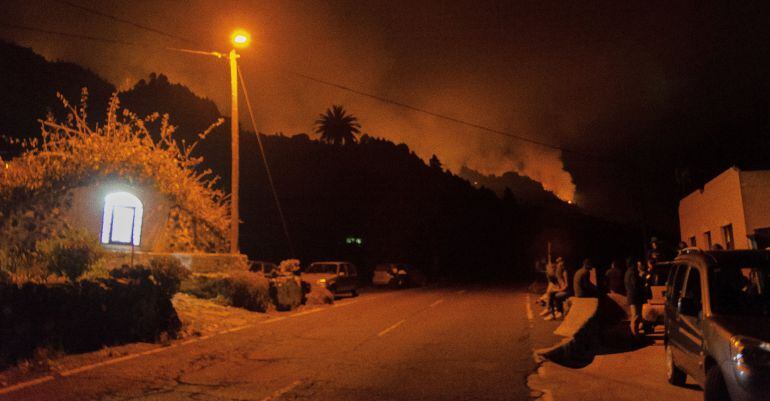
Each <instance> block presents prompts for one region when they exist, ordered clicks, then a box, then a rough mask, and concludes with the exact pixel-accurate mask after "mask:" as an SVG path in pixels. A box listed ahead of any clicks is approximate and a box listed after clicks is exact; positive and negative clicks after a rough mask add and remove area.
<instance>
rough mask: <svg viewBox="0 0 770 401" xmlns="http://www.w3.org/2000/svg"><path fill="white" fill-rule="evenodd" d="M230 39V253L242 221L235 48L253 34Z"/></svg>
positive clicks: (234, 249)
mask: <svg viewBox="0 0 770 401" xmlns="http://www.w3.org/2000/svg"><path fill="white" fill-rule="evenodd" d="M230 41H231V42H232V44H233V49H232V50H230V53H229V55H228V59H229V61H230V94H231V99H230V102H231V113H230V118H231V120H230V134H231V138H230V140H231V144H230V146H231V151H232V165H231V169H232V170H231V174H232V182H231V183H230V185H231V187H230V192H231V194H230V207H231V209H230V217H231V220H232V221H231V222H230V253H238V224H239V223H240V217H239V213H238V201H239V196H238V187H239V178H240V177H239V176H240V174H239V172H240V150H239V146H238V57H240V56H239V55H238V53H237V52H236V51H235V49H243V48H244V47H246V46H248V45H249V42H250V41H251V35H249V33H248V32H246V31H244V30H241V29H239V30H236V31H235V32H233V33H232V34H231V35H230ZM167 49H169V50H174V51H179V52H183V53H191V54H199V55H204V56H214V57H216V58H224V57H225V55H224V54H223V53H220V52H211V51H203V50H193V49H180V48H175V47H167Z"/></svg>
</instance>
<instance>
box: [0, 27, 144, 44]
mask: <svg viewBox="0 0 770 401" xmlns="http://www.w3.org/2000/svg"><path fill="white" fill-rule="evenodd" d="M0 26H2V27H6V28H11V29H18V30H22V31H30V32H37V33H44V34H47V35H56V36H64V37H68V38H74V39H83V40H90V41H95V42H103V43H112V44H120V45H128V46H138V47H150V46H147V45H143V44H140V43H134V42H129V41H126V40H120V39H110V38H103V37H98V36H90V35H83V34H80V33H69V32H61V31H51V30H48V29H42V28H35V27H31V26H25V25H19V24H11V23H8V22H0Z"/></svg>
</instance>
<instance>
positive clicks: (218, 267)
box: [104, 251, 249, 273]
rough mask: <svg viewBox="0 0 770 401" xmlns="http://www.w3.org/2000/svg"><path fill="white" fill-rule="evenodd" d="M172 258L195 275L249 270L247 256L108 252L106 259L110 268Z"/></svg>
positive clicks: (147, 263) (146, 263) (145, 263)
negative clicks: (162, 257)
mask: <svg viewBox="0 0 770 401" xmlns="http://www.w3.org/2000/svg"><path fill="white" fill-rule="evenodd" d="M161 256H171V257H174V258H176V259H178V260H179V261H180V262H181V263H182V265H183V266H184V267H186V268H188V269H189V270H190V271H191V272H193V273H217V272H229V271H235V270H248V268H249V264H248V259H247V258H246V255H243V254H230V253H183V252H173V253H171V252H144V251H135V252H133V255H132V253H131V252H120V251H108V252H106V254H105V255H104V257H105V258H106V259H107V260H108V263H109V266H111V267H119V266H122V265H129V266H130V265H131V264H132V260H133V265H145V266H147V265H149V263H150V259H152V258H156V257H161Z"/></svg>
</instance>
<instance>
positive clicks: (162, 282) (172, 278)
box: [150, 256, 190, 298]
mask: <svg viewBox="0 0 770 401" xmlns="http://www.w3.org/2000/svg"><path fill="white" fill-rule="evenodd" d="M150 271H151V273H152V277H153V279H154V280H155V282H156V283H157V284H158V285H159V286H160V288H161V291H163V293H164V294H165V295H166V296H168V297H169V298H171V297H173V296H174V294H176V293H177V292H178V291H179V288H180V286H181V283H182V281H184V280H186V279H188V278H189V277H190V271H189V270H187V268H186V267H184V266H182V263H181V262H180V261H179V259H177V258H174V257H171V256H162V257H157V258H153V259H152V260H150Z"/></svg>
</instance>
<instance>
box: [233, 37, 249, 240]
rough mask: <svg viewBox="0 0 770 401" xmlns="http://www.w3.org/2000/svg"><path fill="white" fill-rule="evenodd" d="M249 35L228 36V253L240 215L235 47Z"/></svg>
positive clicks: (238, 46)
mask: <svg viewBox="0 0 770 401" xmlns="http://www.w3.org/2000/svg"><path fill="white" fill-rule="evenodd" d="M250 39H251V36H250V35H249V33H248V32H246V31H243V30H237V31H235V32H233V33H232V35H231V36H230V41H231V42H232V43H233V49H232V50H230V54H229V60H230V93H231V100H230V104H231V112H230V134H231V135H230V136H231V138H230V140H231V145H230V146H231V150H232V165H231V176H232V177H231V178H232V181H231V182H230V185H231V187H230V207H231V209H230V219H231V221H230V253H238V230H239V227H238V225H239V223H240V215H239V211H238V202H239V199H240V197H239V194H238V192H239V180H240V148H239V143H238V57H240V56H239V55H238V53H236V51H235V49H236V48H238V49H242V48H244V47H246V46H248V45H249V41H250Z"/></svg>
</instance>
